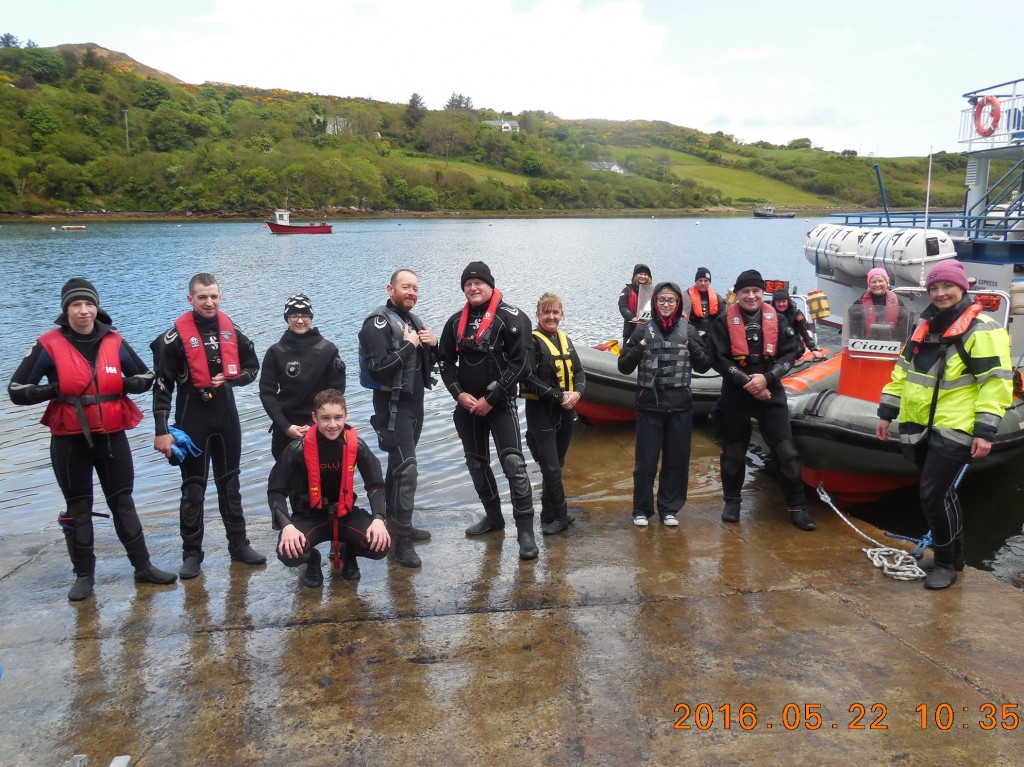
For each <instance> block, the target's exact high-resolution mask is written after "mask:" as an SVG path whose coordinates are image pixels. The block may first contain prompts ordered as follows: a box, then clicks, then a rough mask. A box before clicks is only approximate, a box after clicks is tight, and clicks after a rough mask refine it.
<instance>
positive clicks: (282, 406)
mask: <svg viewBox="0 0 1024 767" xmlns="http://www.w3.org/2000/svg"><path fill="white" fill-rule="evenodd" d="M324 389H337V390H338V391H340V392H341V393H342V394H344V393H345V363H344V362H343V361H342V359H341V355H340V354H339V353H338V347H337V346H335V345H334V344H332V343H331V342H330V341H328V340H327V339H326V338H324V337H323V336H322V335H320V331H319V330H317V329H316V328H310V329H309V330H308V331H306V332H305V333H294V332H292V330H291V329H288V330H285V331H284V335H282V336H281V340H280V341H278V342H277V343H276V344H274V345H273V346H271V347H270V348H269V349H267V353H266V354H265V355H264V356H263V367H262V368H260V401H261V402H263V408H264V409H265V410H266V411H267V415H269V416H270V420H271V422H272V423H271V426H270V432H271V444H270V452H271V453H272V454H273V456H274V458H275V459H276V458H278V457H280V455H281V453H282V452H284V449H285V448H286V447H288V444H289V443H290V442H291V441H292V439H293V438H292V437H289V436H288V434H287V432H288V429H289V428H290V427H291V426H292V425H293V424H297V425H305V424H311V423H312V422H313V421H312V419H311V417H310V414H311V413H312V412H313V398H314V397H315V396H316V395H317V394H318V393H320V392H322V391H323V390H324Z"/></svg>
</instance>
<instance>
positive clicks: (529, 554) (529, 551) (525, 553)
mask: <svg viewBox="0 0 1024 767" xmlns="http://www.w3.org/2000/svg"><path fill="white" fill-rule="evenodd" d="M516 531H517V533H518V535H517V538H518V540H519V558H520V559H536V558H537V554H539V553H540V552H539V551H538V550H537V541H536V540H534V537H533V514H531V515H530V516H528V517H519V518H517V519H516Z"/></svg>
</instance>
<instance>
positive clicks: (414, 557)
mask: <svg viewBox="0 0 1024 767" xmlns="http://www.w3.org/2000/svg"><path fill="white" fill-rule="evenodd" d="M395 561H396V562H397V563H398V564H400V565H401V566H402V567H420V566H421V565H422V564H423V562H422V560H420V557H419V554H417V553H416V549H414V548H413V546H412V540H411V539H409V538H404V537H403V538H395Z"/></svg>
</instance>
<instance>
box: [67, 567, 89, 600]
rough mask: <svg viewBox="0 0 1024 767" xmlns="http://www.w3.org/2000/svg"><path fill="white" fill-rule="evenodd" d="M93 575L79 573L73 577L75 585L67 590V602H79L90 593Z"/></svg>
mask: <svg viewBox="0 0 1024 767" xmlns="http://www.w3.org/2000/svg"><path fill="white" fill-rule="evenodd" d="M92 585H93V577H92V574H91V573H90V574H89V575H79V576H78V577H77V578H76V579H75V585H74V586H72V587H71V591H69V592H68V601H69V602H81V601H82V600H83V599H86V598H88V596H89V595H90V594H92Z"/></svg>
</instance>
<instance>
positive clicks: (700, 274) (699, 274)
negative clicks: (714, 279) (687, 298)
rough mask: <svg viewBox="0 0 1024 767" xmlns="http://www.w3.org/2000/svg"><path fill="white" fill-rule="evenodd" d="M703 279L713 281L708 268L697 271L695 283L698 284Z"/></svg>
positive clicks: (704, 267) (703, 267)
mask: <svg viewBox="0 0 1024 767" xmlns="http://www.w3.org/2000/svg"><path fill="white" fill-rule="evenodd" d="M701 277H705V278H707V279H709V280H710V279H711V270H710V269H708V268H707V267H706V266H702V267H700V268H699V269H697V276H696V277H694V278H693V281H694V282H696V281H697V280H699V279H700V278H701Z"/></svg>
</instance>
